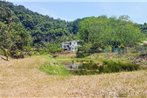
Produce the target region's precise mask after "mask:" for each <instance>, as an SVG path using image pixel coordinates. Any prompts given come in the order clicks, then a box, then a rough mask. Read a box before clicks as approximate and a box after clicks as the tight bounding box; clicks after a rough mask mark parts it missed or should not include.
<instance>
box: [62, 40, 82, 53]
mask: <svg viewBox="0 0 147 98" xmlns="http://www.w3.org/2000/svg"><path fill="white" fill-rule="evenodd" d="M78 42H79V41H77V40H73V41H67V42H62V44H61V45H62V46H61V47H62V49H64V50H66V51H77V48H78V46H79V45H78Z"/></svg>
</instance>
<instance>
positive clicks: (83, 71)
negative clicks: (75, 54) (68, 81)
mask: <svg viewBox="0 0 147 98" xmlns="http://www.w3.org/2000/svg"><path fill="white" fill-rule="evenodd" d="M138 69H140V67H139V65H137V64H132V63H123V62H116V61H112V60H104V61H103V65H98V64H97V63H94V62H92V61H90V62H86V63H83V64H81V65H80V66H79V69H78V70H75V71H73V72H72V73H73V74H76V75H93V74H101V73H114V72H121V71H134V70H138Z"/></svg>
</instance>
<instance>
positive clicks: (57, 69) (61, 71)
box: [40, 63, 69, 76]
mask: <svg viewBox="0 0 147 98" xmlns="http://www.w3.org/2000/svg"><path fill="white" fill-rule="evenodd" d="M40 70H42V71H44V72H46V73H48V74H49V75H62V76H68V75H69V71H68V70H67V69H65V67H64V66H63V65H49V64H48V63H45V64H44V65H42V66H41V67H40Z"/></svg>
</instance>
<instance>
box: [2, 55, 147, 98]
mask: <svg viewBox="0 0 147 98" xmlns="http://www.w3.org/2000/svg"><path fill="white" fill-rule="evenodd" d="M47 60H48V59H46V58H45V57H42V56H34V57H30V58H25V59H19V60H13V59H11V60H10V61H9V62H6V61H3V60H1V59H0V97H3V98H5V97H60V98H62V97H77V98H80V97H87V98H89V97H97V98H101V97H106V98H107V97H108V98H109V97H129V98H146V97H147V71H146V70H144V71H143V70H141V71H135V72H121V73H115V74H102V75H92V76H68V77H63V76H51V75H47V74H46V73H44V72H41V71H39V70H38V67H39V65H41V64H43V63H44V62H46V61H47Z"/></svg>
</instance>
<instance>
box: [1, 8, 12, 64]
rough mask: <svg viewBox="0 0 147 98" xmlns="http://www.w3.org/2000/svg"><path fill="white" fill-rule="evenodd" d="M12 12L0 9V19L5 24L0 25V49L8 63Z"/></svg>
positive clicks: (7, 9)
mask: <svg viewBox="0 0 147 98" xmlns="http://www.w3.org/2000/svg"><path fill="white" fill-rule="evenodd" d="M11 15H12V11H11V10H10V9H9V8H3V7H0V18H1V20H2V19H3V21H4V22H6V24H3V23H0V29H1V30H0V33H1V36H0V40H1V41H0V48H1V49H2V50H3V51H4V55H5V56H6V60H7V61H8V55H9V50H10V48H11V46H12V41H11V22H12V18H11Z"/></svg>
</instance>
